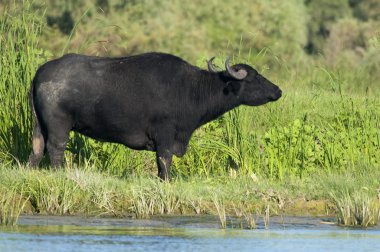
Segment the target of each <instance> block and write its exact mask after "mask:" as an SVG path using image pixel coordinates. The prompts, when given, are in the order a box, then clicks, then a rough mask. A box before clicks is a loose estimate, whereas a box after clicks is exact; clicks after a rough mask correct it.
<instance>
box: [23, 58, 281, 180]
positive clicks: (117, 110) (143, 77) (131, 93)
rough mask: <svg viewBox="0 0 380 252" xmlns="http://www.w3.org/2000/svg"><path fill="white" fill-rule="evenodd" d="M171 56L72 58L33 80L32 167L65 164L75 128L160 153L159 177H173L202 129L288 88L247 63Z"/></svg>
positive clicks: (42, 70) (59, 61) (46, 66)
mask: <svg viewBox="0 0 380 252" xmlns="http://www.w3.org/2000/svg"><path fill="white" fill-rule="evenodd" d="M212 60H213V58H212V59H211V60H209V61H208V68H209V71H206V70H202V69H200V68H198V67H195V66H192V65H190V64H189V63H187V62H185V61H184V60H182V59H181V58H178V57H176V56H173V55H170V54H164V53H155V52H152V53H146V54H141V55H136V56H130V57H124V58H101V57H89V56H83V55H76V54H69V55H65V56H63V57H62V58H59V59H56V60H52V61H49V62H47V63H46V64H44V65H42V66H41V67H40V68H39V69H38V71H37V73H36V76H35V78H34V80H33V83H32V88H31V92H30V100H31V106H32V109H33V111H34V114H35V116H36V120H35V121H36V125H35V128H34V131H33V141H32V142H33V151H32V153H31V155H30V157H29V164H30V165H31V166H37V165H38V164H39V162H40V160H41V159H42V157H43V155H44V152H45V149H46V150H47V151H48V153H49V156H50V161H51V164H52V166H54V167H57V166H60V165H61V163H62V159H63V152H64V150H65V148H66V143H67V141H68V139H69V132H70V131H71V130H73V131H76V132H79V133H81V134H83V135H86V136H89V137H91V138H94V139H97V140H101V141H107V142H114V143H121V144H124V145H126V146H128V147H130V148H132V149H136V150H150V151H155V152H156V159H157V166H158V176H159V177H160V178H162V179H164V180H166V179H169V176H170V170H169V169H170V165H171V162H172V155H173V154H174V155H176V156H179V157H181V156H183V155H184V154H185V152H186V148H187V145H188V143H189V140H190V137H191V135H192V133H193V132H194V131H195V130H196V129H197V128H198V127H200V126H201V125H203V124H205V123H207V122H209V121H211V120H214V119H215V118H217V117H218V116H220V115H222V114H223V113H225V112H227V111H229V110H231V109H233V108H235V107H237V106H239V105H241V104H244V105H249V106H258V105H262V104H265V103H267V102H270V101H276V100H277V99H279V98H280V97H281V90H280V89H279V88H278V87H277V86H276V85H274V84H273V83H271V82H270V81H268V80H267V79H265V78H264V77H263V76H262V75H260V74H259V73H258V72H257V71H256V70H255V69H253V68H252V67H250V66H248V65H245V64H237V65H234V66H230V64H229V61H228V59H227V60H226V63H225V68H226V70H224V71H219V72H218V71H216V70H215V68H214V66H213V64H212Z"/></svg>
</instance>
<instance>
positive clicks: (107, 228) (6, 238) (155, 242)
mask: <svg viewBox="0 0 380 252" xmlns="http://www.w3.org/2000/svg"><path fill="white" fill-rule="evenodd" d="M331 222H332V220H331V219H322V218H307V217H301V218H300V217H285V218H280V217H272V218H271V219H270V223H269V228H268V229H265V227H264V223H263V222H260V220H258V221H257V229H254V230H247V229H241V228H240V222H239V220H238V219H229V222H228V227H227V229H224V230H223V229H220V228H219V224H218V220H217V218H216V217H210V216H202V217H184V216H180V217H154V218H153V219H149V220H135V219H130V218H126V219H106V218H86V217H51V216H49V217H41V216H24V217H20V219H19V222H18V225H17V226H15V227H0V252H3V251H4V252H5V251H12V252H13V251H25V252H26V251H28V252H30V251H36V252H37V251H38V252H40V251H49V252H50V251H112V252H117V251H196V252H200V251H239V252H240V251H292V252H294V251H295V252H297V251H307V252H312V251H355V252H359V251H380V226H376V227H373V228H369V229H350V228H343V227H339V226H336V225H334V224H332V223H331Z"/></svg>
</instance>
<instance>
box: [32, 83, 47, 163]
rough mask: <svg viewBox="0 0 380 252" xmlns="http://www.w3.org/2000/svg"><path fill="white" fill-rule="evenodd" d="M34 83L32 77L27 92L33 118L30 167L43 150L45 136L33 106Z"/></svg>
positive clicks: (37, 161)
mask: <svg viewBox="0 0 380 252" xmlns="http://www.w3.org/2000/svg"><path fill="white" fill-rule="evenodd" d="M35 84H36V78H34V79H33V81H32V85H31V88H30V92H29V103H30V108H31V111H32V118H34V129H33V136H32V152H31V153H30V155H29V165H30V166H31V167H36V166H38V164H39V163H40V161H41V159H42V157H43V155H44V152H45V137H44V134H43V130H42V128H41V123H40V120H39V117H38V114H37V112H36V108H35V95H36V94H35Z"/></svg>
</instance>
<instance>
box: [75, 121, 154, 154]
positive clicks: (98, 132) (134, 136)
mask: <svg viewBox="0 0 380 252" xmlns="http://www.w3.org/2000/svg"><path fill="white" fill-rule="evenodd" d="M72 130H73V131H75V132H78V133H80V134H83V135H85V136H88V137H90V138H93V139H95V140H98V141H102V142H111V143H119V144H123V145H125V146H127V147H129V148H131V149H135V150H150V151H154V150H155V148H154V144H153V141H152V140H150V139H149V137H148V136H147V134H145V132H144V131H142V130H141V131H128V130H125V131H121V130H115V129H107V128H102V127H99V126H98V127H95V126H89V125H86V126H83V125H77V126H75V127H73V129H72Z"/></svg>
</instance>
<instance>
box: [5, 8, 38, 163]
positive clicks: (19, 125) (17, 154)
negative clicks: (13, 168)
mask: <svg viewBox="0 0 380 252" xmlns="http://www.w3.org/2000/svg"><path fill="white" fill-rule="evenodd" d="M29 7H30V6H29V5H28V4H27V3H25V5H23V6H19V8H20V9H17V6H14V7H12V8H11V9H5V10H4V11H3V13H1V15H0V51H1V55H0V104H1V105H0V161H1V162H9V161H12V162H25V161H26V160H27V158H28V155H29V151H30V149H31V147H30V144H29V142H30V138H31V127H32V121H31V113H30V109H29V103H28V91H29V88H30V84H31V80H32V78H33V76H34V73H35V71H36V69H37V67H38V65H39V64H40V63H42V62H43V61H44V58H43V50H42V49H41V48H39V47H38V40H39V35H40V33H41V29H42V27H43V22H42V20H41V17H40V15H41V14H42V15H43V13H35V12H32V11H31V10H30V9H29Z"/></svg>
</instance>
